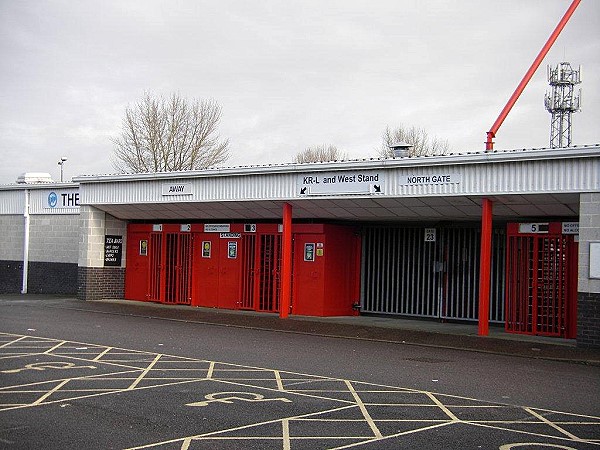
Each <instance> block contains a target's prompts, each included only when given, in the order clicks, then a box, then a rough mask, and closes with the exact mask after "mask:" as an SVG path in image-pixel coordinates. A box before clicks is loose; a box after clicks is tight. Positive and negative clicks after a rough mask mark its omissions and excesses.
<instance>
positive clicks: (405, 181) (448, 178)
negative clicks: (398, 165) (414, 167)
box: [398, 173, 462, 186]
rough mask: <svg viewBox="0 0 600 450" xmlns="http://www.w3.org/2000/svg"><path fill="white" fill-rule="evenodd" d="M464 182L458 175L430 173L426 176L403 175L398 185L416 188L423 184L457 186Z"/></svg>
mask: <svg viewBox="0 0 600 450" xmlns="http://www.w3.org/2000/svg"><path fill="white" fill-rule="evenodd" d="M461 181H462V175H461V174H458V173H430V174H424V175H403V176H401V177H400V180H399V182H398V184H399V185H400V186H416V185H421V184H457V183H460V182H461Z"/></svg>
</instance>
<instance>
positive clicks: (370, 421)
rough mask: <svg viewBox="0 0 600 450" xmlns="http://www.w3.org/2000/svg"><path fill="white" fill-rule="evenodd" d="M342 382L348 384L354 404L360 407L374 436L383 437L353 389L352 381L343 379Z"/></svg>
mask: <svg viewBox="0 0 600 450" xmlns="http://www.w3.org/2000/svg"><path fill="white" fill-rule="evenodd" d="M344 382H345V383H346V386H348V390H349V391H350V393H351V394H352V396H353V397H354V400H355V401H356V404H357V405H358V407H359V408H360V412H361V413H362V415H363V417H364V418H365V420H366V421H367V423H368V424H369V427H371V430H372V431H373V434H374V435H375V437H376V438H381V437H383V435H382V434H381V431H379V428H377V425H375V422H374V421H373V419H372V418H371V415H370V414H369V411H368V410H367V408H366V406H365V404H364V403H363V401H362V400H361V398H360V397H359V395H358V394H357V392H356V391H355V390H354V386H352V383H350V381H348V380H344Z"/></svg>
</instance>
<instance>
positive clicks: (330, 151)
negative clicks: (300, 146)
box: [294, 145, 348, 163]
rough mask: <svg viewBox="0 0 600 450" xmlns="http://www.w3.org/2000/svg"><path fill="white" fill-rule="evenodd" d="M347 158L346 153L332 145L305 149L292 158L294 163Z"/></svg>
mask: <svg viewBox="0 0 600 450" xmlns="http://www.w3.org/2000/svg"><path fill="white" fill-rule="evenodd" d="M346 158H348V155H346V153H344V152H342V151H341V150H339V149H338V148H337V147H335V146H334V145H316V146H312V147H307V148H306V149H304V150H302V151H301V152H300V153H298V154H297V155H296V156H295V157H294V162H297V163H309V162H323V161H339V160H341V159H346Z"/></svg>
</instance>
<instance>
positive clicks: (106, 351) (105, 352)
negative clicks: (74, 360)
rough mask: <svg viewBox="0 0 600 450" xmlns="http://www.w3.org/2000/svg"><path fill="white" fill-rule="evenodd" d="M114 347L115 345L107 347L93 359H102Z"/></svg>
mask: <svg viewBox="0 0 600 450" xmlns="http://www.w3.org/2000/svg"><path fill="white" fill-rule="evenodd" d="M112 349H113V347H106V348H105V349H104V351H102V352H101V353H99V354H98V355H97V356H96V357H95V358H94V359H92V361H100V360H101V359H102V357H103V356H104V355H106V354H107V353H108V352H110V351H111V350H112Z"/></svg>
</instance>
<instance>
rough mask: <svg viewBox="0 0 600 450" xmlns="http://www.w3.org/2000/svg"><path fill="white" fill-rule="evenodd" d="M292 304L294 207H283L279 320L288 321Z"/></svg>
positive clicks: (287, 205)
mask: <svg viewBox="0 0 600 450" xmlns="http://www.w3.org/2000/svg"><path fill="white" fill-rule="evenodd" d="M291 304H292V205H290V204H289V203H285V204H284V205H283V248H282V251H281V303H280V306H279V318H281V319H287V317H288V315H289V313H290V305H291Z"/></svg>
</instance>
